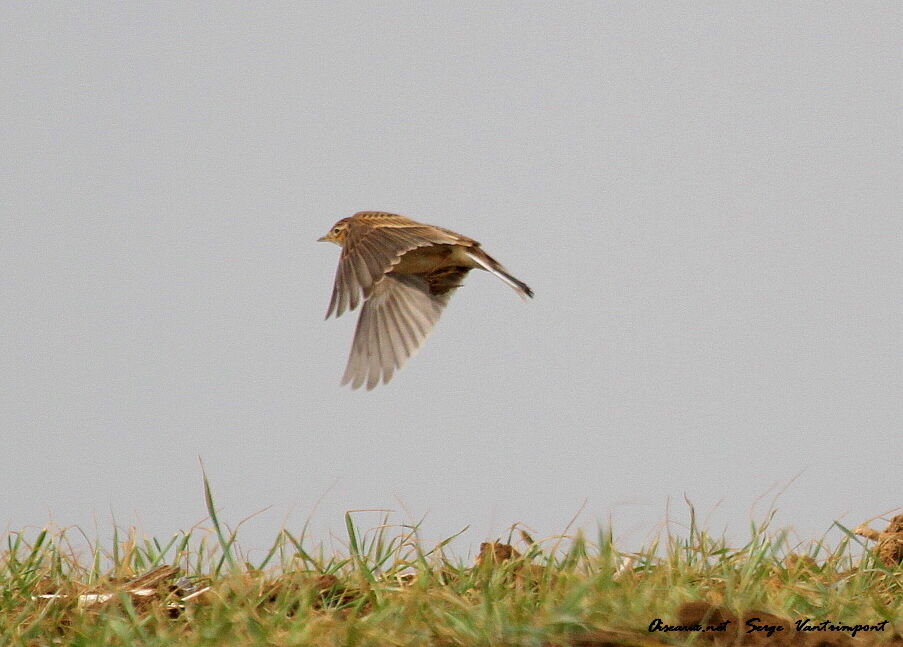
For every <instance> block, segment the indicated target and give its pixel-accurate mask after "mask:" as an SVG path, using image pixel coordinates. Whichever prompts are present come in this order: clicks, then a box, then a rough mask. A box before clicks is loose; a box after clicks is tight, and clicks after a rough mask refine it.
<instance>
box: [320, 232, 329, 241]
mask: <svg viewBox="0 0 903 647" xmlns="http://www.w3.org/2000/svg"><path fill="white" fill-rule="evenodd" d="M317 242H318V243H328V242H329V234H326V235H325V236H320V237H319V238H317Z"/></svg>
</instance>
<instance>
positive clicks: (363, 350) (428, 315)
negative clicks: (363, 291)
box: [342, 267, 468, 391]
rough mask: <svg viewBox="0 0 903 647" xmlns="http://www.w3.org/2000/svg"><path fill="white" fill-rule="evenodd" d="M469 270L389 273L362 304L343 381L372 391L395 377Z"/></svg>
mask: <svg viewBox="0 0 903 647" xmlns="http://www.w3.org/2000/svg"><path fill="white" fill-rule="evenodd" d="M467 272H468V268H465V267H460V268H445V269H443V270H440V271H438V272H435V273H433V274H427V275H414V274H385V275H384V276H383V277H382V279H381V280H379V281H377V282H376V283H375V284H374V285H373V289H372V291H371V294H370V297H369V298H368V299H367V300H366V301H365V302H364V307H363V308H361V315H360V318H359V319H358V320H357V328H356V329H355V331H354V341H353V342H352V344H351V354H350V355H349V357H348V366H347V367H346V368H345V375H344V376H343V377H342V384H348V382H351V388H353V389H356V388H358V387H360V386H361V384H363V383H364V382H365V381H366V383H367V390H368V391H369V390H370V389H372V388H373V387H375V386H376V385H377V384H379V381H380V378H382V380H383V382H388V381H389V380H391V379H392V375H393V373H394V372H395V371H396V370H397V369H400V368H401V367H402V366H404V364H405V362H406V361H407V360H408V359H409V358H410V357H413V356H414V354H416V353H417V351H418V350H419V349H420V346H421V345H423V341H424V340H425V339H426V336H427V335H428V334H429V333H430V331H431V330H432V329H433V326H435V325H436V322H437V321H439V315H440V314H442V310H443V309H444V308H445V305H446V304H447V303H448V300H449V298H451V295H452V293H453V292H454V291H455V289H456V288H457V287H458V286H459V285H460V284H461V283H460V282H461V279H462V278H463V277H464V276H465V275H466V274H467Z"/></svg>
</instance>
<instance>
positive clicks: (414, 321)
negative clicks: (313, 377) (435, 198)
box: [320, 211, 533, 391]
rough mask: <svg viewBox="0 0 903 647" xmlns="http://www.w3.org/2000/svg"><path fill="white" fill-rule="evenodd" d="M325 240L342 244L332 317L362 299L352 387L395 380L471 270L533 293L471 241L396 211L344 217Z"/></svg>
mask: <svg viewBox="0 0 903 647" xmlns="http://www.w3.org/2000/svg"><path fill="white" fill-rule="evenodd" d="M320 241H328V242H333V243H336V244H337V245H339V246H341V248H342V254H341V256H340V257H339V267H338V269H337V270H336V275H335V286H334V287H333V289H332V299H330V301H329V310H327V311H326V318H327V319H328V318H329V315H331V314H332V313H333V312H335V316H336V317H339V316H341V315H342V313H343V312H345V310H349V311H350V310H354V309H355V308H356V307H357V306H358V304H359V303H360V302H361V298H362V297H363V302H364V306H363V308H362V309H361V314H360V317H359V318H358V320H357V328H356V329H355V331H354V341H353V342H352V344H351V354H350V356H349V357H348V366H347V367H346V368H345V375H344V376H343V377H342V384H348V382H351V388H353V389H356V388H358V387H360V386H361V385H362V384H363V383H364V382H366V383H367V390H368V391H369V390H370V389H372V388H373V387H375V386H376V385H377V384H378V383H379V381H380V378H382V380H383V382H388V381H389V380H391V379H392V374H393V373H394V372H395V371H396V370H397V369H400V368H401V367H402V366H403V365H404V363H405V362H406V361H407V360H408V358H410V357H412V356H413V355H414V354H415V353H416V352H417V350H418V349H419V348H420V346H421V345H422V344H423V341H424V339H426V336H427V335H428V334H429V332H430V331H431V330H432V328H433V326H434V325H435V324H436V322H437V321H438V320H439V315H440V314H441V313H442V309H443V308H444V307H445V304H447V303H448V300H449V298H450V297H451V295H452V293H453V292H454V291H455V290H456V289H457V288H459V287H460V286H461V280H462V279H463V278H464V277H465V276H466V275H467V273H468V272H469V271H470V270H472V269H480V270H486V271H487V272H491V273H492V274H495V275H496V276H497V277H499V278H500V279H501V280H503V281H504V282H505V283H507V284H508V285H510V286H511V287H512V288H514V289H515V290H516V291H517V293H518V294H520V295H521V297H522V298H524V300H526V297H532V296H533V290H531V289H530V288H529V287H528V286H527V284H526V283H524V282H523V281H520V280H518V279H516V278H514V277H513V276H511V275H510V274H509V273H508V271H507V270H506V269H505V268H504V267H502V266H501V264H499V262H498V261H496V260H495V259H494V258H492V257H491V256H490V255H489V254H487V253H486V252H484V251H483V249H482V248H481V247H480V243H478V242H477V241H475V240H473V239H472V238H468V237H467V236H462V235H461V234H456V233H455V232H453V231H449V230H448V229H443V228H442V227H435V226H433V225H424V224H421V223H419V222H414V221H413V220H409V219H408V218H405V217H404V216H398V215H395V214H393V213H383V212H380V211H361V212H360V213H356V214H354V215H353V216H351V217H350V218H342V219H341V220H339V221H338V222H337V223H336V224H335V225H333V226H332V229H330V230H329V233H328V234H326V235H325V236H323V237H322V238H320Z"/></svg>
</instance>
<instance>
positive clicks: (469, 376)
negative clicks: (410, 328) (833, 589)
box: [0, 2, 903, 547]
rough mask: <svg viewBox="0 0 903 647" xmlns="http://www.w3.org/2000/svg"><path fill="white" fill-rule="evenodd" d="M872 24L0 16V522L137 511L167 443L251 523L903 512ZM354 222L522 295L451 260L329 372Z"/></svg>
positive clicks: (143, 9) (162, 484) (169, 469)
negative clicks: (429, 238) (445, 282)
mask: <svg viewBox="0 0 903 647" xmlns="http://www.w3.org/2000/svg"><path fill="white" fill-rule="evenodd" d="M901 43H903V5H901V4H900V3H898V2H886V3H875V2H871V3H869V2H858V3H831V2H829V3H825V2H814V3H788V2H770V3H769V2H765V3H739V2H737V3H733V2H718V3H700V2H696V3H680V2H668V3H622V2H618V3H614V2H612V3H602V2H592V3H578V2H573V3H568V4H567V5H558V4H555V3H515V4H509V3H504V4H502V3H497V4H492V5H489V6H487V5H486V3H473V4H472V5H471V6H469V7H465V6H463V4H462V3H434V2H428V3H427V2H423V3H414V4H412V3H388V2H387V3H332V2H329V3H318V4H314V3H253V4H250V3H247V4H238V3H225V2H219V3H210V4H204V5H201V4H200V3H176V2H173V3H140V4H137V3H136V4H132V5H129V6H127V4H126V3H116V4H115V5H114V4H111V3H91V4H88V5H79V4H73V3H25V2H4V3H2V4H0V88H2V92H3V98H2V101H0V140H2V142H3V144H2V148H3V153H2V155H0V300H2V311H3V313H4V315H3V317H2V318H0V428H2V433H3V437H4V439H5V442H4V446H5V450H4V452H2V454H0V491H2V492H3V494H2V495H0V496H2V510H3V517H2V519H0V522H3V523H4V524H7V525H8V527H11V528H19V527H22V526H26V525H43V524H45V523H47V522H48V521H49V520H51V519H52V520H54V521H55V522H56V523H58V524H69V523H78V524H80V525H83V526H86V527H88V528H93V527H94V524H95V520H96V524H97V527H98V528H99V529H100V530H101V531H102V532H106V530H107V529H108V528H109V526H110V523H111V516H112V515H115V519H116V521H117V522H118V523H120V524H122V525H126V524H133V523H137V524H139V525H140V526H141V527H142V528H143V529H144V530H145V531H146V532H147V533H148V534H155V535H167V534H169V533H170V532H173V531H176V530H178V529H184V528H187V527H189V526H190V525H191V524H193V523H195V522H196V521H198V520H200V519H201V518H203V516H204V507H203V497H202V494H201V489H200V469H199V466H198V456H201V457H202V458H203V460H204V463H205V465H206V468H207V471H208V473H209V475H210V477H211V479H212V484H213V487H214V491H215V494H216V497H217V500H218V502H219V504H220V505H221V507H222V515H223V517H225V518H226V519H227V520H229V521H231V522H233V523H234V522H237V521H238V520H240V519H241V518H242V517H244V516H246V515H248V514H250V513H252V512H254V511H256V510H258V509H260V508H263V507H265V506H268V505H271V506H273V508H272V509H271V510H270V511H268V512H266V513H264V514H262V515H260V516H259V517H257V518H255V519H254V520H253V521H251V522H249V524H248V526H247V528H246V529H245V532H244V533H243V535H242V536H243V538H244V540H243V543H244V544H246V545H251V546H258V547H259V546H263V545H265V544H266V542H268V541H269V540H271V539H272V538H273V537H274V536H275V533H276V529H277V528H278V527H279V526H281V524H282V523H283V521H284V520H285V519H286V518H287V520H288V521H287V525H288V527H290V528H292V529H295V530H298V529H299V528H300V525H301V524H302V523H303V521H304V519H305V517H306V516H307V515H308V514H309V513H310V512H311V511H312V510H313V509H314V506H315V505H316V504H317V501H318V500H319V501H320V503H319V508H318V509H317V511H316V513H315V514H314V526H313V527H314V529H315V532H316V533H319V534H320V535H321V536H322V535H324V534H325V532H326V531H327V529H330V528H331V529H335V530H337V531H340V530H341V527H342V522H341V516H340V515H341V514H342V512H343V511H344V510H346V509H354V508H372V507H379V508H393V509H396V510H398V511H399V515H398V516H397V517H396V519H398V520H399V521H401V520H405V519H408V518H409V517H408V514H410V515H412V516H413V517H414V518H417V517H420V516H422V515H427V522H426V526H425V528H426V533H427V535H428V536H429V537H432V538H438V537H440V536H444V535H447V534H450V533H451V532H454V531H456V530H457V529H459V528H461V527H463V526H464V525H467V524H470V525H471V526H472V528H473V531H472V534H471V535H470V538H471V540H472V541H477V540H479V539H482V538H484V537H489V536H493V535H495V534H498V533H499V532H502V531H504V529H505V528H506V527H507V526H508V525H509V524H511V523H513V522H515V521H523V522H525V523H527V524H529V525H530V526H532V527H533V528H534V529H535V530H536V532H538V533H539V534H540V535H542V534H547V533H554V532H560V531H562V530H563V529H564V527H565V525H566V523H567V522H568V520H569V519H570V518H571V516H572V515H573V514H574V513H575V512H576V511H577V510H578V508H579V507H580V505H581V503H582V502H583V501H584V500H586V501H587V506H586V509H585V511H584V512H583V514H582V516H581V518H580V523H581V524H582V525H583V526H584V527H586V528H589V529H593V528H594V527H595V525H596V523H597V522H603V523H604V522H606V521H607V520H608V519H609V518H610V519H611V520H613V522H614V524H615V530H616V531H617V534H618V535H619V536H621V537H623V538H624V539H625V541H631V542H632V541H640V540H642V539H643V538H644V537H646V536H647V533H650V532H652V531H653V530H654V529H655V528H656V526H657V524H659V523H660V522H662V521H663V520H664V518H665V509H666V504H667V501H668V500H669V498H670V499H671V500H672V502H673V503H672V516H674V517H675V518H677V519H686V508H685V506H684V504H683V503H682V497H683V496H684V495H686V496H687V497H688V498H690V499H691V500H692V501H694V502H695V503H696V505H697V507H698V508H699V511H700V513H701V514H703V515H705V514H706V513H709V512H711V513H712V514H711V517H710V521H709V525H710V527H711V528H712V529H713V530H715V531H719V530H720V529H721V528H723V527H724V526H727V527H728V528H729V529H730V531H731V533H732V534H735V535H737V536H742V535H743V534H744V533H745V530H746V527H747V522H748V519H749V513H750V508H751V506H752V505H753V504H754V503H755V502H756V500H757V498H758V497H760V495H763V494H767V493H769V492H771V493H773V492H774V491H775V488H780V487H782V486H784V485H786V484H787V483H788V482H790V481H791V479H793V477H795V476H797V475H799V477H798V478H797V479H796V480H795V481H794V482H793V483H792V484H791V485H790V486H789V488H788V489H787V490H786V492H785V493H784V494H783V495H782V496H781V497H780V499H779V501H778V508H779V514H778V517H777V521H778V523H779V524H782V525H784V524H788V525H789V524H792V525H794V526H795V527H796V529H797V531H798V532H799V534H800V536H801V537H805V538H810V537H818V536H820V535H821V534H822V532H823V531H824V530H826V529H827V528H828V527H829V525H830V524H831V522H832V520H834V519H840V520H843V521H844V522H846V523H848V524H855V523H858V522H860V521H862V520H864V519H865V518H866V517H869V516H871V515H874V514H878V513H880V512H883V511H886V510H888V509H890V508H893V507H895V506H898V505H900V504H901V500H900V493H901V492H900V482H899V465H898V464H897V461H893V460H890V456H891V454H895V455H899V450H900V445H901V443H900V424H901V422H900V421H901V420H903V378H901V375H903V338H901V327H903V278H901V277H903V253H901V246H903V197H901V189H900V186H901V178H903V154H901V150H903V117H901V115H903V111H901V105H903V45H901ZM361 209H382V210H389V211H395V212H398V213H402V214H404V215H407V216H409V217H412V218H415V219H418V220H422V221H425V222H431V223H435V224H440V225H442V226H445V227H448V228H450V229H453V230H455V231H459V232H461V233H463V234H466V235H468V236H472V237H474V238H476V239H477V240H480V241H481V242H482V243H483V244H484V246H485V248H486V249H487V250H488V251H489V252H490V253H491V254H493V255H494V256H496V257H497V258H498V259H499V260H500V261H501V262H502V263H504V264H505V265H506V266H507V267H508V268H509V269H510V270H511V271H512V273H514V274H515V275H516V276H518V277H519V278H522V279H523V280H525V281H526V282H527V283H529V284H530V285H531V286H532V287H533V288H534V290H535V291H536V299H535V300H533V301H532V302H531V303H528V304H524V303H522V302H521V301H520V300H519V299H518V298H517V297H516V295H514V294H513V293H512V291H511V290H510V289H509V288H507V287H506V286H505V285H504V284H502V283H501V282H500V281H498V280H496V279H494V278H493V277H491V276H489V275H487V274H483V273H480V274H477V273H472V274H471V276H470V277H468V280H467V282H466V286H465V288H464V289H462V290H460V291H459V292H458V294H457V295H456V296H455V297H454V299H453V300H452V303H451V304H450V307H449V308H448V310H447V311H446V313H445V315H444V316H443V319H442V321H441V322H440V323H439V326H438V327H437V329H436V330H435V332H434V333H433V335H432V336H431V337H430V338H429V340H428V341H427V343H426V345H425V347H424V348H423V350H422V351H421V353H420V354H419V355H418V356H417V357H416V358H415V359H414V360H413V361H411V362H410V363H409V365H408V366H407V367H406V368H405V369H404V370H403V371H401V372H400V373H399V374H398V375H397V376H396V378H395V379H394V380H393V382H392V383H391V384H390V385H389V386H387V387H381V388H379V389H378V390H376V391H373V392H371V393H366V392H352V391H350V390H347V389H342V388H340V387H339V384H338V382H339V378H340V377H341V374H342V370H343V368H344V364H345V359H346V355H347V352H348V349H349V347H350V342H351V336H352V332H353V326H354V321H355V316H354V315H352V316H347V315H346V316H345V317H343V318H342V319H340V320H339V321H338V322H336V321H332V320H330V321H328V322H324V321H323V320H322V319H323V314H324V312H325V309H326V305H327V303H328V299H329V294H330V290H331V287H332V279H333V272H334V271H335V265H336V262H337V256H338V249H337V248H335V247H334V246H332V245H322V244H320V245H318V244H317V243H315V242H314V241H315V240H316V238H317V237H319V236H320V235H322V234H323V233H325V231H326V230H327V228H328V227H329V226H330V225H331V224H332V223H333V222H334V221H335V220H337V219H339V218H341V217H344V216H347V215H350V214H351V213H353V212H355V211H358V210H361ZM718 502H720V505H719V506H718V507H717V508H716V509H714V512H712V511H713V508H715V506H716V504H717V503H718ZM767 503H768V499H766V501H764V502H762V503H760V504H759V508H758V513H756V514H754V517H756V518H761V516H762V515H763V514H764V511H765V509H766V508H767ZM405 508H407V510H408V511H409V512H405V511H404V509H405ZM362 519H363V520H365V521H369V520H372V518H369V517H363V518H362Z"/></svg>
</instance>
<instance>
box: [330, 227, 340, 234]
mask: <svg viewBox="0 0 903 647" xmlns="http://www.w3.org/2000/svg"><path fill="white" fill-rule="evenodd" d="M340 231H342V230H341V229H339V228H338V227H336V228H335V229H333V230H332V233H334V234H337V233H339V232H340Z"/></svg>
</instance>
